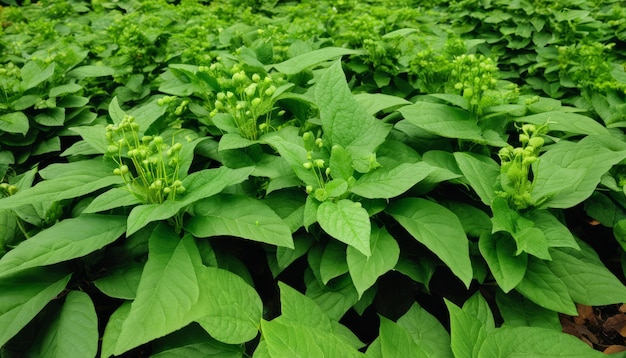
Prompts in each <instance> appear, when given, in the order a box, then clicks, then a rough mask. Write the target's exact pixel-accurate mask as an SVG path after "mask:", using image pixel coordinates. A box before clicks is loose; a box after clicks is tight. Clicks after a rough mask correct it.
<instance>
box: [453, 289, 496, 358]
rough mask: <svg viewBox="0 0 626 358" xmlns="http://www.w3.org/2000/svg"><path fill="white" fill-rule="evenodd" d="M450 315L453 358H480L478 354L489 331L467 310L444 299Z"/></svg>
mask: <svg viewBox="0 0 626 358" xmlns="http://www.w3.org/2000/svg"><path fill="white" fill-rule="evenodd" d="M444 302H445V304H446V307H447V308H448V312H449V313H450V347H451V348H452V352H453V353H454V356H455V357H480V356H479V355H478V352H479V350H480V347H481V345H482V344H483V342H484V341H485V339H486V338H487V335H488V333H489V331H488V330H487V328H486V327H485V326H484V323H483V322H481V320H480V319H479V318H478V317H476V316H475V315H474V314H472V313H470V312H468V310H465V309H461V308H459V307H458V306H457V305H455V304H454V303H452V302H450V301H448V300H447V299H445V298H444Z"/></svg>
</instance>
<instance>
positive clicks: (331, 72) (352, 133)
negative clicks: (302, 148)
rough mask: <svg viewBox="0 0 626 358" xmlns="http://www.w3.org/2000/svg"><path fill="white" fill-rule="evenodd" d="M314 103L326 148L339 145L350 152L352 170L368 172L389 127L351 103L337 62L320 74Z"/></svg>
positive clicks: (350, 94)
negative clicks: (320, 122)
mask: <svg viewBox="0 0 626 358" xmlns="http://www.w3.org/2000/svg"><path fill="white" fill-rule="evenodd" d="M315 101H316V103H317V105H318V107H319V109H320V119H321V120H322V128H323V130H324V139H325V140H327V141H329V142H330V143H329V144H330V146H331V147H332V146H334V145H337V144H339V145H341V146H342V147H344V148H345V149H346V150H347V151H348V152H350V154H351V156H352V160H353V167H354V169H356V170H357V171H359V172H362V173H365V172H367V171H369V169H370V166H371V164H372V163H371V161H372V160H373V159H375V156H374V152H375V150H376V148H377V147H378V146H379V145H380V144H382V143H383V141H384V140H385V138H386V137H387V134H388V133H389V131H390V129H391V127H390V126H388V125H386V124H384V123H382V122H381V121H379V120H377V119H375V118H374V117H372V116H371V115H369V114H368V113H367V112H366V111H365V109H364V108H363V107H361V106H360V105H359V104H358V103H357V102H356V100H355V99H354V97H353V95H352V93H351V92H350V88H349V87H348V84H347V82H346V77H345V74H344V73H343V71H342V69H341V62H340V61H337V62H335V63H334V64H333V65H332V66H330V67H329V68H328V69H326V70H325V71H324V72H322V74H321V76H320V78H319V80H318V82H317V83H316V85H315Z"/></svg>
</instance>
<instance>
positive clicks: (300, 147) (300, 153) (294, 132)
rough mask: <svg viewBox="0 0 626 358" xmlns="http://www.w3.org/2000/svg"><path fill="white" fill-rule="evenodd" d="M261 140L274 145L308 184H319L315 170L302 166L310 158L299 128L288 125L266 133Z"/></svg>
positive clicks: (299, 176)
mask: <svg viewBox="0 0 626 358" xmlns="http://www.w3.org/2000/svg"><path fill="white" fill-rule="evenodd" d="M261 141H262V142H263V143H267V144H269V145H270V146H272V147H273V148H274V149H275V150H276V151H277V152H278V154H280V156H281V157H283V158H284V159H285V160H286V161H287V162H288V163H289V164H290V165H291V167H292V168H293V170H294V172H295V173H296V175H297V176H298V178H300V180H302V181H303V182H304V183H305V184H306V185H317V177H316V176H315V174H314V173H313V171H312V170H307V169H305V168H304V167H303V166H302V164H303V163H305V162H306V161H307V160H308V159H307V150H306V149H305V148H304V140H303V139H302V137H301V136H300V135H299V130H298V128H296V127H293V126H288V127H286V128H283V129H281V130H280V131H278V132H271V133H269V134H267V135H264V136H263V137H262V138H261Z"/></svg>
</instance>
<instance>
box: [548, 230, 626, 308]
mask: <svg viewBox="0 0 626 358" xmlns="http://www.w3.org/2000/svg"><path fill="white" fill-rule="evenodd" d="M580 246H581V250H580V251H579V250H574V249H571V248H558V249H551V250H550V252H551V254H552V258H553V260H552V261H550V262H547V263H546V265H547V266H548V268H549V269H550V271H552V272H553V273H554V275H556V276H557V277H559V278H560V279H561V280H562V281H563V282H564V283H565V285H566V286H567V288H568V292H569V295H570V296H571V298H572V300H573V301H574V302H576V303H582V304H585V305H588V306H604V305H609V304H614V303H622V302H626V286H624V284H622V283H621V281H620V280H619V279H618V278H617V277H615V276H614V275H613V274H612V273H611V272H610V271H609V270H608V269H607V268H606V267H605V266H604V264H603V263H602V261H600V258H599V257H598V255H597V254H596V252H595V251H594V250H593V249H592V248H591V247H590V246H588V245H587V244H585V243H583V242H580Z"/></svg>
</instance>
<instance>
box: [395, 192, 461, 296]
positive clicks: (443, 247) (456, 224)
mask: <svg viewBox="0 0 626 358" xmlns="http://www.w3.org/2000/svg"><path fill="white" fill-rule="evenodd" d="M386 212H387V213H389V214H390V215H391V216H393V218H394V219H396V220H397V221H398V223H400V225H402V226H403V227H404V228H405V229H406V230H407V231H408V232H409V233H410V234H411V236H413V237H414V238H415V239H416V240H417V241H419V242H421V243H422V244H424V245H426V247H428V248H429V249H430V250H431V251H432V252H434V253H435V254H436V255H437V256H438V257H439V258H440V259H441V260H442V261H443V262H444V263H445V264H446V265H447V266H448V267H449V268H450V270H452V272H453V273H454V274H455V275H456V276H457V277H458V278H460V279H461V281H462V282H463V283H464V284H465V286H467V287H469V284H470V281H471V280H472V277H473V276H472V263H471V261H470V257H469V245H468V243H467V236H466V235H465V231H464V230H463V226H462V225H461V222H460V221H459V219H458V218H457V217H456V215H454V214H453V213H452V212H451V211H450V210H448V209H446V208H445V207H443V206H441V205H439V204H436V203H434V202H432V201H428V200H425V199H420V198H406V199H400V200H398V201H396V202H394V203H392V204H390V205H389V207H388V208H387V209H386Z"/></svg>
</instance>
